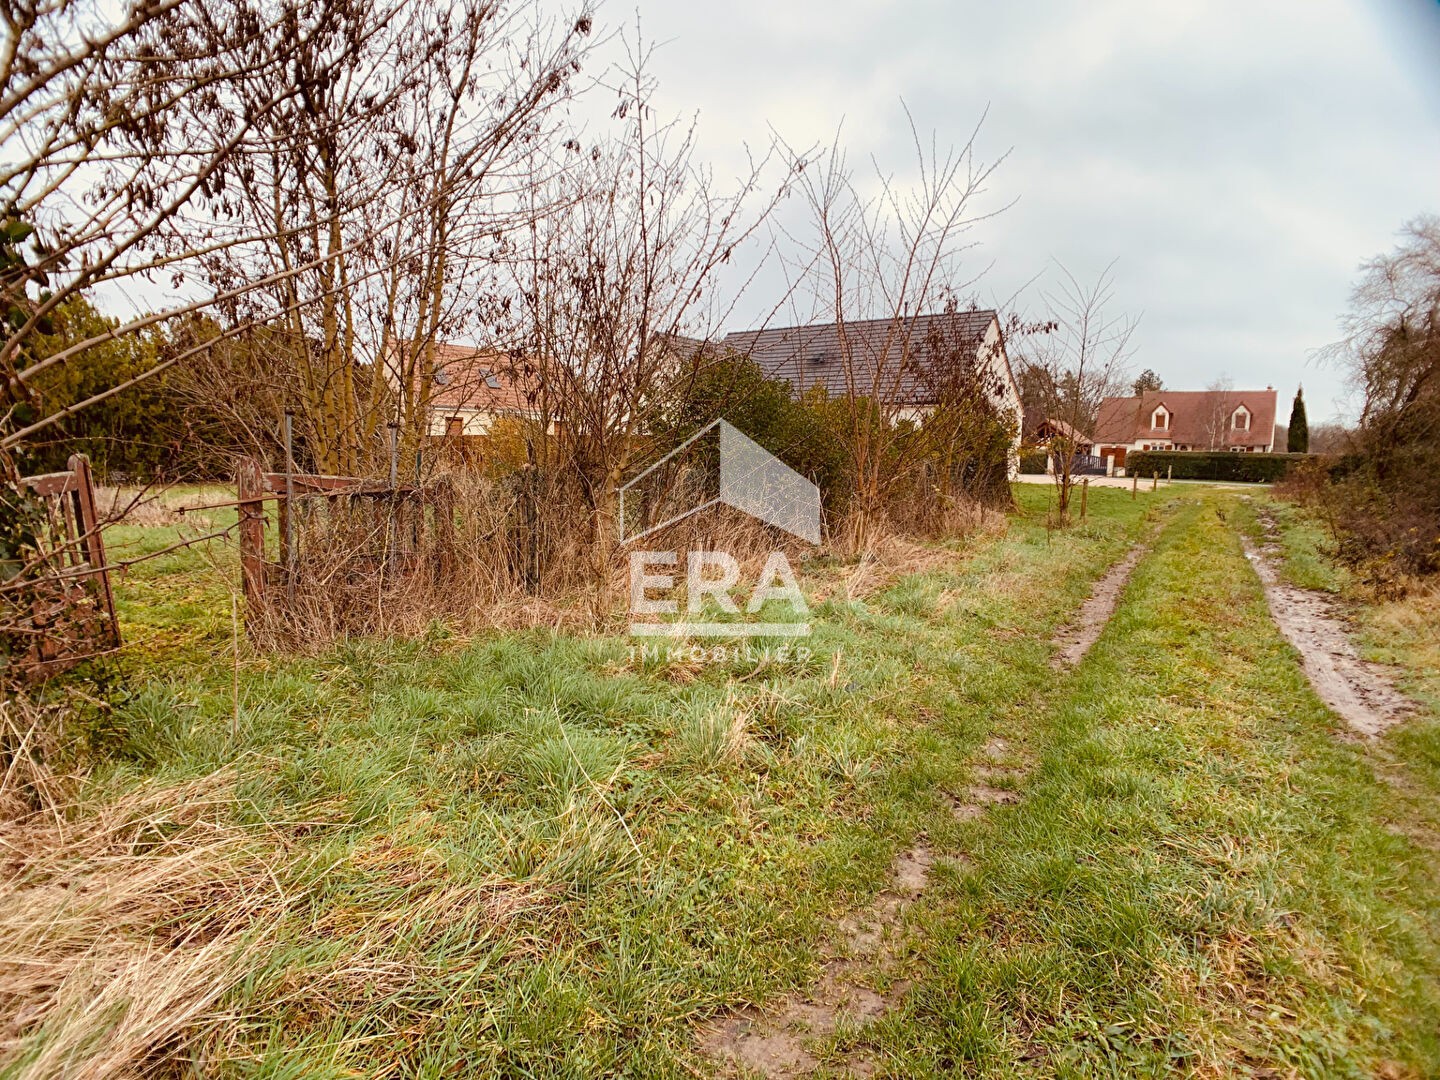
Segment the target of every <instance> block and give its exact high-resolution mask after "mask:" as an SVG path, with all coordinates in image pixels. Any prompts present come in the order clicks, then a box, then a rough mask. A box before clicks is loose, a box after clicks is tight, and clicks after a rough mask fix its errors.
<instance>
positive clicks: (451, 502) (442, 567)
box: [432, 476, 455, 581]
mask: <svg viewBox="0 0 1440 1080" xmlns="http://www.w3.org/2000/svg"><path fill="white" fill-rule="evenodd" d="M433 491H434V502H433V504H432V505H433V512H434V514H435V548H436V551H437V554H438V556H439V558H438V559H437V560H436V561H437V571H438V573H439V577H440V580H442V581H445V580H448V579H449V577H450V574H451V571H452V570H454V567H455V488H454V487H453V486H452V485H451V483H450V478H449V477H448V476H442V477H440V479H438V480H436V481H435V483H434V487H433Z"/></svg>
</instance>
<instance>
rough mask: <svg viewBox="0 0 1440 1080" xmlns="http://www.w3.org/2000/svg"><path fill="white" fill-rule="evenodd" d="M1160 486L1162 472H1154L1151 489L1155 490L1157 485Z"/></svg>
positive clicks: (1151, 478)
mask: <svg viewBox="0 0 1440 1080" xmlns="http://www.w3.org/2000/svg"><path fill="white" fill-rule="evenodd" d="M1159 486H1160V474H1159V473H1158V472H1152V473H1151V474H1150V490H1151V491H1154V490H1155V489H1156V488H1157V487H1159Z"/></svg>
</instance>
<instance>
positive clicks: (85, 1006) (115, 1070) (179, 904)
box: [0, 758, 286, 1078]
mask: <svg viewBox="0 0 1440 1080" xmlns="http://www.w3.org/2000/svg"><path fill="white" fill-rule="evenodd" d="M13 760H14V759H13V758H12V762H13ZM32 768H33V769H36V770H38V769H43V768H44V765H43V764H42V763H40V762H38V761H37V762H36V763H35V764H34V765H33V766H32ZM232 783H233V778H232V777H230V776H229V775H228V774H225V773H218V774H215V775H212V776H208V777H205V778H203V779H200V780H195V781H191V782H189V783H186V784H179V785H158V784H147V785H143V786H141V787H138V788H135V789H133V790H131V791H129V792H127V793H125V794H123V795H120V796H118V797H115V798H111V799H107V800H105V801H103V802H82V801H71V802H68V803H65V802H60V801H55V800H54V799H53V798H52V797H53V796H54V795H56V794H59V793H63V792H64V791H66V790H69V789H71V788H72V787H73V784H72V783H71V782H67V781H65V780H62V779H60V778H53V779H52V780H51V781H49V782H48V783H47V784H46V785H45V791H46V795H45V797H44V798H43V802H44V805H41V806H39V807H38V808H34V809H29V810H28V811H24V812H21V813H19V814H15V815H11V814H7V815H6V816H5V817H4V818H3V819H0V1073H3V1074H4V1075H5V1076H7V1077H16V1078H29V1077H55V1076H77V1077H78V1076H84V1077H112V1076H139V1075H152V1074H153V1073H154V1072H155V1071H156V1070H158V1069H161V1068H162V1067H163V1065H164V1063H165V1061H166V1059H167V1057H169V1056H170V1055H172V1054H173V1053H175V1052H176V1051H177V1050H178V1049H179V1048H180V1047H181V1046H183V1045H184V1043H185V1042H186V1041H187V1040H189V1039H193V1038H196V1037H198V1036H199V1035H201V1034H203V1033H204V1032H205V1031H207V1030H209V1029H211V1028H213V1027H214V1026H215V1025H217V1024H219V1023H221V1022H223V1020H224V1019H225V1014H224V1012H223V1010H221V1009H220V1008H219V1002H220V999H221V998H222V996H223V995H224V994H225V993H226V991H228V990H229V989H230V988H231V987H232V986H234V985H235V983H236V982H237V981H238V980H239V979H240V978H241V977H242V975H243V974H244V972H245V971H246V970H247V967H248V965H249V964H250V963H251V962H252V961H253V959H254V956H255V954H256V953H257V952H258V951H259V950H262V949H264V948H265V947H266V946H267V943H268V942H269V940H270V939H271V938H272V936H273V932H274V930H275V928H276V926H277V925H278V923H279V919H280V917H281V915H282V914H283V912H284V910H285V907H286V897H285V895H284V893H283V891H282V890H281V889H280V887H279V885H278V883H277V882H276V880H275V879H274V877H273V876H272V874H271V872H270V869H269V864H268V861H267V858H266V854H267V848H268V845H266V844H265V843H263V838H261V837H257V836H256V835H255V834H254V832H252V831H249V830H244V829H240V828H237V827H235V826H233V825H229V824H226V823H225V821H224V819H225V816H226V815H225V812H224V806H225V804H227V803H228V802H229V801H230V794H229V792H230V788H231V786H232ZM40 790H41V787H40V785H37V784H35V782H34V780H33V778H32V781H31V790H30V791H29V792H27V793H26V794H25V797H24V801H25V802H29V803H33V802H34V801H35V799H36V795H37V793H38V792H39V791H40ZM5 794H6V795H7V797H9V798H8V801H7V803H6V805H7V807H10V808H14V807H16V806H17V805H19V802H20V800H18V799H16V798H14V797H10V796H13V795H14V793H13V792H10V791H6V792H5Z"/></svg>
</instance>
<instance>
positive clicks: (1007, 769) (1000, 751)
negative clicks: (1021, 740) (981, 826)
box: [946, 737, 1027, 821]
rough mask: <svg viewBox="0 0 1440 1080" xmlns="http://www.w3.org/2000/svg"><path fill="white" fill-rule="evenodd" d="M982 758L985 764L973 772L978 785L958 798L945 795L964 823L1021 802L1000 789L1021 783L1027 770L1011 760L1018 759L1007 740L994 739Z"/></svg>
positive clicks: (1015, 795)
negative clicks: (1000, 807) (995, 809)
mask: <svg viewBox="0 0 1440 1080" xmlns="http://www.w3.org/2000/svg"><path fill="white" fill-rule="evenodd" d="M980 754H981V757H982V758H984V761H982V762H981V763H980V764H978V765H976V766H974V767H973V768H972V769H971V770H970V771H971V772H972V773H974V775H975V782H974V783H972V784H970V785H969V786H968V787H967V788H966V789H965V790H964V791H963V792H962V793H960V794H959V795H954V794H947V795H946V798H947V799H948V800H949V802H950V812H951V813H952V814H954V815H955V817H956V818H958V819H959V820H961V821H974V820H975V819H976V818H979V817H981V816H982V815H983V814H984V813H985V811H986V810H988V809H989V808H990V807H992V806H1002V805H1003V806H1008V805H1010V804H1012V803H1018V802H1019V801H1020V793H1019V792H1018V791H1014V790H1012V789H1011V788H1008V787H1002V786H998V785H1000V784H1004V783H1005V782H1007V781H1014V780H1017V779H1019V778H1020V777H1021V776H1023V775H1024V773H1025V771H1026V768H1027V766H1026V765H1025V764H1024V763H1023V762H1017V761H1015V760H1012V759H1014V758H1015V755H1014V754H1013V753H1012V752H1011V749H1010V745H1009V744H1008V743H1007V742H1006V741H1005V740H1004V739H1001V738H998V737H996V738H992V739H991V740H990V741H989V742H987V743H986V744H985V745H984V747H982V748H981V751H980Z"/></svg>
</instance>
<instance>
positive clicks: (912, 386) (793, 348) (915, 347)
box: [721, 311, 1022, 448]
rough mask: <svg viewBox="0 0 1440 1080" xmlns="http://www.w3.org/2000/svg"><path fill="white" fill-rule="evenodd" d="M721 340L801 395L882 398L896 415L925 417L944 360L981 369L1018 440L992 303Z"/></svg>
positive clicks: (1014, 399) (1016, 392)
mask: <svg viewBox="0 0 1440 1080" xmlns="http://www.w3.org/2000/svg"><path fill="white" fill-rule="evenodd" d="M721 346H722V347H723V348H725V349H728V350H731V351H733V352H735V353H737V354H739V355H742V356H746V357H749V358H750V359H751V360H753V361H754V362H755V364H756V365H757V366H758V367H759V368H760V370H761V371H763V372H764V373H765V375H766V376H768V377H769V378H772V379H784V380H785V381H787V382H788V383H789V384H790V386H791V387H792V388H793V390H794V393H795V396H796V397H801V396H803V395H805V394H806V393H808V392H810V391H812V390H816V389H819V390H822V391H823V392H824V393H825V394H826V396H828V397H834V398H839V397H846V396H848V395H852V394H853V395H855V396H857V397H868V398H877V399H884V400H885V401H886V402H887V403H888V404H890V405H891V406H893V407H894V408H895V410H896V412H895V415H896V418H897V419H902V420H916V421H919V420H922V419H923V418H924V417H925V416H926V415H927V414H928V413H929V412H930V411H931V410H932V409H933V408H934V406H935V405H936V403H937V400H938V398H939V396H940V393H941V392H942V391H941V390H940V387H943V386H944V385H946V377H947V371H945V370H940V369H941V368H943V367H945V366H946V365H964V366H965V368H966V369H967V370H970V371H974V372H976V373H978V374H980V375H981V376H982V380H981V385H983V387H984V389H985V393H986V395H987V397H989V399H990V401H991V403H992V404H993V405H995V407H996V408H997V409H999V410H1000V411H1001V412H1002V414H1004V415H1006V416H1008V417H1009V418H1010V419H1011V421H1012V422H1013V423H1014V424H1015V425H1016V431H1015V446H1016V447H1017V448H1018V447H1019V445H1020V432H1019V424H1020V415H1021V411H1022V409H1021V404H1020V389H1019V386H1018V384H1017V383H1016V381H1015V374H1014V372H1013V371H1011V369H1010V360H1009V358H1008V357H1007V356H1006V353H1005V338H1004V335H1003V334H1002V333H1001V329H1000V318H999V316H998V315H997V314H996V312H994V311H956V312H941V313H937V314H932V315H910V316H902V317H896V318H892V319H856V320H853V321H850V322H847V323H845V325H844V326H843V327H841V326H838V325H837V324H835V323H818V324H814V325H810V326H787V327H778V328H774V329H767V330H747V331H739V332H736V333H731V334H727V335H726V336H725V339H724V340H723V341H722V342H721Z"/></svg>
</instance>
